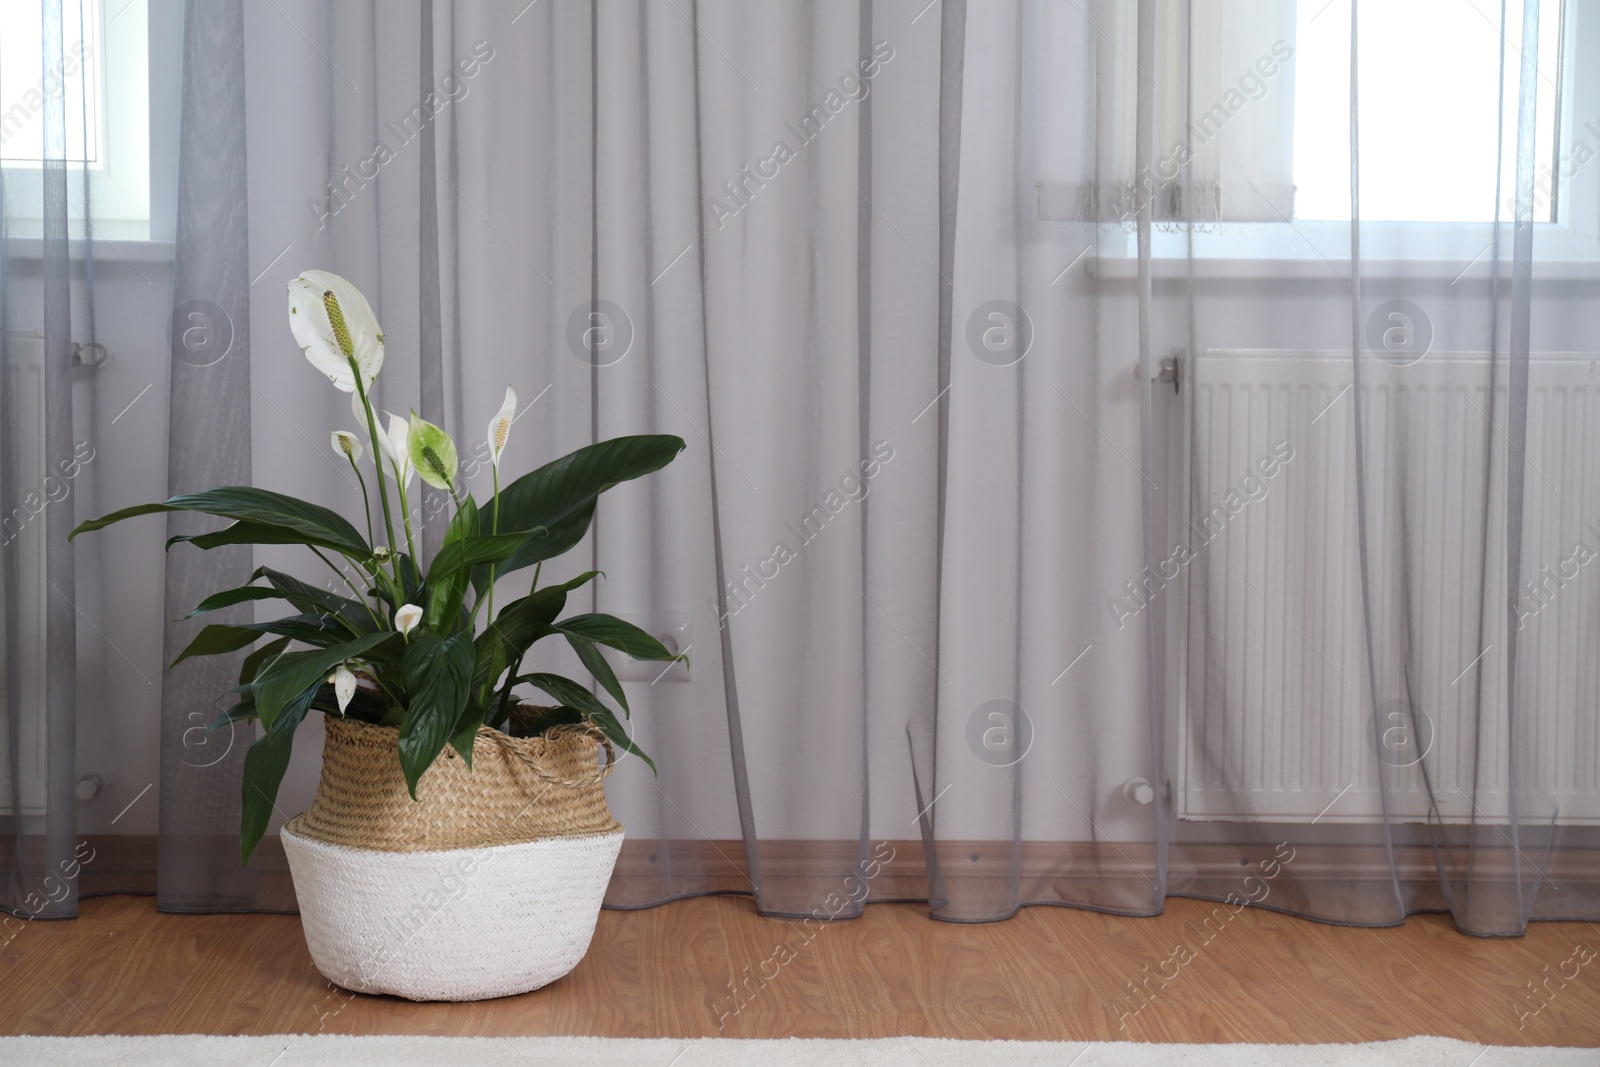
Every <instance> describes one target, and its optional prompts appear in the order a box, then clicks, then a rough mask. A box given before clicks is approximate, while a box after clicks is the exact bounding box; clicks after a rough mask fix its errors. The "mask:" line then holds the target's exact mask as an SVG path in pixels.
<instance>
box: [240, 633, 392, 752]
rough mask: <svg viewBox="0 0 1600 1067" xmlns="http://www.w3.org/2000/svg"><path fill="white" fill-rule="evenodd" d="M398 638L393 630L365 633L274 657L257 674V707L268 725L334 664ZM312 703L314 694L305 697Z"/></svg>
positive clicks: (318, 681) (314, 684)
mask: <svg viewBox="0 0 1600 1067" xmlns="http://www.w3.org/2000/svg"><path fill="white" fill-rule="evenodd" d="M390 640H393V641H399V640H400V635H399V634H396V633H395V632H394V631H392V630H383V631H380V632H378V633H371V634H364V635H362V636H361V637H358V638H356V639H355V640H354V641H347V642H345V643H344V644H341V645H334V646H333V647H331V648H315V649H311V650H310V651H308V652H287V653H285V654H283V655H281V656H279V657H278V658H277V659H275V660H273V661H272V662H271V663H270V664H268V665H267V666H266V667H264V668H262V670H261V673H260V674H258V675H256V677H255V680H254V682H253V683H252V685H253V686H254V689H255V694H256V708H257V710H258V711H259V713H260V715H261V721H262V722H263V723H265V724H266V725H267V726H268V728H270V727H271V726H272V723H273V721H274V720H275V719H276V718H277V717H278V715H279V713H280V712H282V711H283V710H284V709H285V708H286V707H287V706H288V705H289V703H290V702H291V701H293V700H296V699H298V698H299V697H300V696H302V695H303V694H304V693H305V691H306V689H307V688H308V687H312V688H313V692H312V694H311V696H312V697H314V696H315V695H316V693H315V689H314V687H315V686H318V685H320V684H321V683H322V680H323V679H324V678H326V677H327V676H328V672H330V671H331V670H333V668H334V665H335V664H339V663H343V662H344V661H345V660H347V659H354V658H355V657H357V656H359V655H361V654H362V653H364V652H366V651H367V650H369V649H373V648H376V647H377V646H378V645H380V644H382V643H383V642H385V641H390ZM306 699H307V701H308V702H309V701H310V699H311V697H307V698H306Z"/></svg>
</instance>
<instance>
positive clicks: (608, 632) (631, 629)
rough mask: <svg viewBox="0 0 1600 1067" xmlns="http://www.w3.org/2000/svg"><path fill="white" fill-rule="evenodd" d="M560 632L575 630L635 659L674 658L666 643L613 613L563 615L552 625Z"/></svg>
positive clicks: (580, 635)
mask: <svg viewBox="0 0 1600 1067" xmlns="http://www.w3.org/2000/svg"><path fill="white" fill-rule="evenodd" d="M553 628H554V629H555V630H557V631H558V632H560V633H564V634H577V635H578V636H579V637H587V638H588V639H589V640H591V641H594V642H596V643H598V644H602V645H608V646H610V647H611V648H614V649H616V650H617V651H618V652H623V653H626V654H627V655H629V656H632V657H633V658H634V659H645V660H667V659H675V658H677V657H675V656H674V655H673V654H672V653H671V652H669V651H667V646H666V645H663V644H662V643H661V642H660V641H657V640H656V639H655V638H654V637H652V636H650V634H649V633H647V632H645V631H644V630H641V629H639V627H637V626H635V625H634V624H633V623H631V622H623V621H622V620H621V619H619V618H617V617H616V616H615V615H574V616H572V618H570V619H562V620H561V621H560V622H558V623H556V624H554V627H553Z"/></svg>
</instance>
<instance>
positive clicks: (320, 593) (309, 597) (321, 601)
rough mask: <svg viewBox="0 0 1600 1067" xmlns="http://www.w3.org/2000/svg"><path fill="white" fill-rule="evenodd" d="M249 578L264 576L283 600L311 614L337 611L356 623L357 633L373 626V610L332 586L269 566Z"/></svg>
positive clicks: (364, 631) (350, 622)
mask: <svg viewBox="0 0 1600 1067" xmlns="http://www.w3.org/2000/svg"><path fill="white" fill-rule="evenodd" d="M250 578H251V580H252V581H254V580H255V579H257V578H266V580H267V581H268V582H270V583H272V587H273V588H274V589H276V590H278V592H279V593H280V595H282V596H283V598H284V599H285V600H287V601H288V602H289V603H291V604H293V605H294V606H295V607H297V608H299V609H300V610H301V611H303V612H306V613H308V614H311V613H315V612H317V611H319V610H320V611H322V612H327V613H331V614H334V615H337V616H338V617H339V618H341V619H343V620H344V621H345V622H348V623H349V624H350V625H351V626H353V627H355V629H356V631H357V632H358V633H366V632H368V631H370V630H372V629H374V628H375V625H374V623H373V621H372V613H371V612H370V611H369V610H368V609H367V606H366V605H365V604H363V603H362V602H361V601H359V600H352V599H351V598H349V597H347V596H341V595H340V594H338V593H335V592H333V591H332V590H331V589H324V588H321V587H319V586H315V585H309V584H307V583H306V582H302V581H301V580H300V579H298V578H296V577H294V575H292V574H284V573H283V572H282V571H275V570H273V569H272V568H271V567H257V568H256V570H255V573H254V574H252V575H251V576H250Z"/></svg>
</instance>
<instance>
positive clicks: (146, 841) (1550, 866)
mask: <svg viewBox="0 0 1600 1067" xmlns="http://www.w3.org/2000/svg"><path fill="white" fill-rule="evenodd" d="M83 841H84V845H85V846H86V848H87V849H92V850H93V852H92V857H93V858H92V860H90V861H89V862H87V863H83V864H82V865H81V869H80V874H79V893H80V895H81V896H86V897H87V896H95V895H101V894H106V893H150V894H154V893H155V892H156V884H157V869H158V862H157V861H158V856H159V842H158V839H157V837H156V836H155V835H153V834H91V835H88V836H87V837H85V838H84V839H83ZM230 841H231V839H230ZM1391 855H1392V857H1393V866H1392V867H1391V865H1390V857H1391ZM1464 855H1465V854H1464V853H1463V856H1464ZM24 858H25V859H27V860H30V861H32V862H33V863H34V864H35V865H37V864H38V863H39V862H41V861H42V858H43V846H42V842H41V841H40V839H38V838H36V837H31V836H30V837H29V838H27V839H26V840H25V842H24ZM754 859H755V865H756V866H758V867H759V869H760V873H761V879H762V881H763V883H764V886H765V887H767V888H768V889H769V890H771V891H773V892H774V893H775V894H777V895H779V896H782V897H785V898H791V897H792V898H796V899H810V900H822V899H824V898H826V896H827V894H829V893H830V892H834V891H836V890H840V887H843V889H842V891H844V892H848V893H850V895H852V896H858V897H859V890H858V888H852V886H851V880H852V879H854V880H856V883H857V886H859V885H861V884H864V885H865V886H866V887H867V890H868V895H867V897H866V899H868V900H872V901H887V900H925V899H926V898H927V897H928V894H929V888H928V887H929V864H928V862H927V858H926V857H925V856H924V853H923V844H922V842H921V841H920V840H916V839H909V840H906V839H901V840H892V841H881V842H868V843H867V844H866V845H864V846H863V845H862V844H861V843H859V842H855V841H820V840H780V841H764V842H762V843H761V844H760V846H759V848H758V851H757V855H756V856H755V857H754ZM1540 859H1541V860H1542V861H1544V866H1543V871H1542V875H1543V877H1544V878H1545V880H1546V881H1547V882H1548V883H1549V884H1548V885H1546V886H1544V887H1543V888H1542V889H1541V894H1544V895H1550V894H1560V895H1561V896H1563V897H1565V896H1573V897H1574V898H1575V899H1589V900H1592V899H1593V898H1594V896H1595V895H1597V893H1600V850H1597V849H1587V848H1585V849H1576V848H1571V849H1557V850H1553V851H1552V852H1551V853H1549V855H1548V857H1543V856H1541V857H1540ZM1516 860H1517V855H1516V853H1515V852H1513V851H1512V850H1511V849H1510V848H1509V847H1506V848H1500V847H1493V848H1488V849H1483V850H1480V852H1479V854H1478V856H1477V857H1476V859H1475V862H1474V867H1473V870H1472V878H1473V880H1474V881H1475V882H1476V883H1479V884H1488V885H1508V886H1509V885H1513V884H1515V883H1516V882H1517V880H1518V879H1519V878H1521V879H1522V880H1523V881H1526V880H1527V879H1528V877H1529V873H1530V871H1531V870H1532V867H1531V864H1530V863H1529V862H1528V861H1526V860H1524V862H1522V863H1521V864H1519V863H1517V862H1515V861H1516ZM1274 864H1276V865H1281V866H1284V867H1290V868H1292V869H1293V872H1294V878H1293V879H1292V881H1293V882H1294V883H1298V884H1310V885H1317V886H1320V887H1324V888H1329V889H1331V888H1334V887H1338V886H1344V887H1349V888H1352V889H1354V888H1359V887H1371V886H1374V885H1395V884H1397V885H1399V886H1400V887H1402V889H1404V888H1405V887H1413V888H1415V889H1416V890H1417V891H1418V892H1422V893H1433V892H1437V887H1438V882H1439V876H1438V870H1437V867H1436V865H1435V854H1434V851H1433V850H1432V849H1431V848H1428V847H1425V846H1408V847H1404V848H1396V849H1394V850H1393V851H1392V853H1391V851H1390V850H1387V849H1384V848H1380V847H1376V846H1366V845H1326V844H1323V845H1301V846H1298V847H1296V846H1282V847H1278V846H1266V845H1259V844H1239V845H1228V844H1201V845H1194V844H1182V845H1173V846H1171V847H1170V848H1169V851H1168V855H1167V888H1168V892H1169V893H1171V894H1175V895H1193V896H1203V897H1212V898H1216V899H1224V898H1226V897H1227V896H1229V895H1230V894H1233V895H1237V896H1240V897H1243V896H1245V895H1247V894H1246V893H1245V892H1244V891H1243V890H1242V889H1241V886H1242V885H1244V882H1245V879H1247V878H1249V877H1250V876H1251V874H1252V873H1253V872H1259V871H1263V870H1268V871H1270V870H1274V869H1275V867H1274ZM934 866H935V869H936V872H937V875H938V878H939V880H940V883H941V885H942V886H943V887H944V889H945V891H946V892H947V893H949V894H950V895H952V896H965V895H966V894H967V893H977V892H981V891H982V890H983V889H984V888H985V887H986V886H987V885H991V884H992V885H996V886H1008V887H1010V889H1009V892H1010V893H1013V894H1015V897H1016V898H1017V899H1021V900H1042V899H1056V898H1060V897H1061V896H1068V897H1076V896H1078V894H1076V893H1073V894H1062V893H1060V892H1056V891H1051V888H1050V887H1051V883H1061V887H1062V888H1064V887H1065V886H1066V885H1069V884H1070V885H1073V886H1077V887H1084V888H1087V890H1088V891H1089V892H1090V894H1091V896H1092V895H1093V893H1094V887H1095V886H1096V885H1103V886H1108V887H1109V886H1130V885H1132V886H1137V885H1138V884H1139V883H1140V882H1141V881H1142V880H1153V879H1154V874H1155V871H1156V853H1155V848H1154V847H1153V846H1152V845H1150V844H1140V843H1117V842H1109V841H1093V842H1090V841H1067V842H1063V841H1024V842H1021V843H1020V844H1014V843H1011V842H996V841H941V842H938V843H937V845H936V863H935V865H934ZM251 868H252V870H253V871H254V876H255V897H254V900H253V901H252V902H246V901H240V907H239V909H238V910H266V911H294V910H295V899H294V885H293V882H292V881H291V879H290V876H289V868H288V863H287V860H286V859H285V857H284V853H283V846H282V844H281V842H280V841H279V839H278V838H277V837H276V836H269V837H266V838H264V839H263V840H262V842H261V844H260V846H259V847H258V848H257V850H256V853H255V856H254V857H253V859H252V861H251ZM751 871H752V862H751V857H749V856H747V854H746V852H745V845H744V842H743V841H740V840H721V841H710V840H705V839H671V840H666V841H662V840H658V839H650V838H646V839H638V838H636V839H632V840H628V841H625V842H624V843H623V846H622V853H621V855H620V856H619V857H618V860H617V868H616V873H615V875H614V876H613V879H612V891H611V893H610V894H609V895H608V897H607V904H608V905H612V906H619V907H638V906H644V905H646V904H649V903H654V902H656V901H660V900H662V899H666V898H671V897H675V896H689V895H701V894H705V893H749V892H750V891H751V888H752V874H751ZM857 872H860V873H857ZM1452 874H1453V875H1454V876H1456V877H1461V876H1462V872H1461V871H1460V870H1453V871H1452ZM1556 886H1559V887H1560V888H1559V889H1555V888H1553V887H1556ZM1091 903H1093V902H1092V901H1091ZM163 906H164V907H166V908H167V910H177V911H189V910H194V911H217V910H235V909H233V908H229V907H227V906H222V907H220V908H219V907H218V906H217V905H216V904H214V903H210V902H207V901H204V900H197V901H196V902H195V903H194V904H193V905H192V906H185V905H184V904H183V903H182V902H177V903H173V902H171V901H166V902H164V904H163ZM1107 906H1108V908H1109V909H1110V910H1121V909H1119V908H1117V907H1116V906H1114V904H1109V903H1108V904H1107Z"/></svg>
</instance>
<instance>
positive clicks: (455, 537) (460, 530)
mask: <svg viewBox="0 0 1600 1067" xmlns="http://www.w3.org/2000/svg"><path fill="white" fill-rule="evenodd" d="M478 533H479V515H478V505H477V503H476V502H475V501H474V500H473V499H472V494H471V493H468V494H467V495H466V496H465V497H463V498H462V501H461V506H460V507H458V508H457V509H456V513H455V514H454V515H453V516H451V518H450V525H449V526H448V527H446V529H445V531H444V541H443V542H442V543H441V547H443V545H448V544H450V543H452V542H454V541H460V540H462V539H463V538H467V537H477V536H478Z"/></svg>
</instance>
